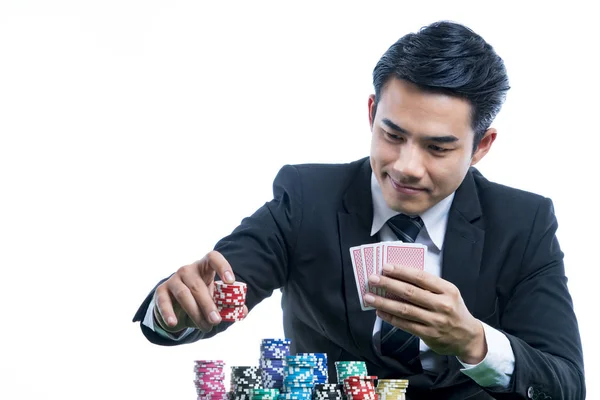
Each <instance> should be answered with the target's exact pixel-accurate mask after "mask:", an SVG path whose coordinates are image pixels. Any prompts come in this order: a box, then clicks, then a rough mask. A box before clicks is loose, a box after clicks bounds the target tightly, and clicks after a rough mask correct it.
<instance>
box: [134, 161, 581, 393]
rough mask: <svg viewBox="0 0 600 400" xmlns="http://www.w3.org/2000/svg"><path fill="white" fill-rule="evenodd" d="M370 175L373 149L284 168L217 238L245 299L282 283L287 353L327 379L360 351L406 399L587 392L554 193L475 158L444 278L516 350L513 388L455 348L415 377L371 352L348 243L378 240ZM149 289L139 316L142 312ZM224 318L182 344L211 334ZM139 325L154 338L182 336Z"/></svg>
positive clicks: (369, 323)
mask: <svg viewBox="0 0 600 400" xmlns="http://www.w3.org/2000/svg"><path fill="white" fill-rule="evenodd" d="M370 176H371V167H370V164H369V159H368V158H365V159H362V160H358V161H355V162H352V163H348V164H331V165H323V164H306V165H296V166H290V165H288V166H285V167H283V168H282V169H281V170H280V172H279V174H278V175H277V177H276V179H275V181H274V184H273V192H274V199H273V200H271V201H269V202H268V203H266V204H265V205H264V206H263V207H261V208H260V209H258V210H257V211H256V212H255V213H254V214H253V215H252V216H250V217H248V218H245V219H244V220H243V221H242V223H241V224H240V225H239V226H238V227H237V228H236V229H235V230H234V231H233V233H232V234H231V235H229V236H227V237H225V238H223V239H222V240H221V241H219V242H218V243H217V245H216V246H215V249H216V250H218V251H219V252H221V253H222V254H223V255H224V256H225V258H226V259H227V260H228V261H229V263H230V264H231V266H232V268H233V270H234V272H235V274H236V278H237V279H238V280H239V281H243V282H246V283H247V284H248V295H247V305H248V308H249V309H252V308H253V307H254V306H255V305H256V304H258V303H259V302H260V301H261V300H262V299H264V298H266V297H269V296H270V295H271V294H272V292H273V290H276V289H281V290H282V309H283V323H284V331H285V335H286V337H288V338H290V339H291V340H292V348H291V350H292V352H325V353H327V354H328V360H329V363H330V365H329V368H330V380H331V379H332V378H333V379H335V378H334V377H335V369H334V364H333V363H334V362H335V361H341V360H364V361H365V362H366V363H367V366H368V369H369V373H370V375H377V376H379V377H380V378H408V379H410V385H409V392H408V398H410V399H420V398H423V399H457V400H459V399H460V400H463V399H473V400H476V399H490V398H498V399H507V398H552V399H555V400H556V399H577V400H579V399H584V398H585V381H584V373H583V356H582V349H581V342H580V337H579V332H578V325H577V320H576V317H575V314H574V312H573V307H572V301H571V297H570V295H569V292H568V289H567V279H566V277H565V273H564V266H563V253H562V252H561V250H560V248H559V245H558V242H557V239H556V236H555V232H556V229H557V221H556V218H555V216H554V212H553V207H552V203H551V201H550V200H549V199H546V198H544V197H541V196H538V195H535V194H531V193H527V192H524V191H520V190H516V189H512V188H509V187H505V186H502V185H498V184H495V183H491V182H489V181H488V180H486V179H485V178H484V177H483V176H482V175H481V174H480V173H479V172H478V171H477V170H476V169H474V168H471V170H470V171H469V172H468V173H467V175H466V177H465V179H464V181H463V182H462V184H461V186H460V187H459V188H458V190H457V191H456V195H455V198H454V201H453V203H452V206H451V208H450V214H449V218H448V226H447V232H446V236H445V239H444V245H443V259H442V278H444V279H446V280H448V281H450V282H452V283H454V284H455V285H456V286H457V287H458V289H459V290H460V292H461V294H462V297H463V299H464V302H465V304H466V306H467V308H468V309H469V310H470V312H471V313H472V314H473V315H474V316H475V317H476V318H478V319H480V320H481V321H483V322H485V323H487V324H489V325H490V326H493V327H495V328H496V329H498V330H500V331H502V332H504V333H505V334H506V336H507V337H508V339H509V341H510V343H511V345H512V348H513V352H514V355H515V369H514V374H513V377H512V380H511V384H510V387H509V388H508V390H494V389H489V388H481V387H479V386H478V385H477V384H476V383H475V382H474V381H473V380H471V379H470V378H469V377H467V376H466V375H464V374H463V373H461V372H460V368H461V367H462V366H461V365H460V363H459V362H458V361H457V360H456V358H455V357H445V369H444V370H443V372H442V373H441V374H439V375H429V374H427V373H420V374H417V375H411V373H410V372H409V370H408V369H405V368H403V367H402V366H400V367H399V366H391V365H389V364H387V363H386V362H385V361H383V360H382V359H381V358H380V357H378V356H377V355H376V353H375V352H374V349H373V346H372V341H371V334H372V329H373V323H374V321H375V317H376V316H375V312H374V311H362V310H361V308H360V304H359V301H358V295H357V292H356V286H355V283H354V276H353V272H352V264H351V261H350V253H349V248H350V247H352V246H356V245H361V244H366V243H373V242H376V241H378V240H377V238H376V237H371V236H370V229H371V224H372V219H373V205H372V198H371V189H370ZM152 294H153V292H151V293H150V294H149V295H148V297H147V298H146V300H145V301H144V303H143V304H142V306H141V307H140V309H139V310H138V312H137V313H136V316H135V318H134V321H140V320H142V319H143V316H144V314H145V312H146V309H147V306H148V303H149V302H150V299H151V297H152ZM227 326H228V325H227V324H221V325H220V326H219V327H218V328H216V329H214V330H213V331H212V332H210V333H209V334H206V335H202V334H200V333H198V334H192V335H190V336H189V337H187V338H186V339H185V340H183V341H182V342H183V343H190V342H194V341H196V340H198V339H200V338H208V337H211V336H213V335H215V334H217V333H218V332H220V331H222V330H224V329H226V328H227ZM142 330H143V332H144V334H145V335H146V337H147V338H148V339H149V340H150V341H151V342H153V343H157V344H161V345H174V344H179V343H182V342H173V341H170V340H168V339H164V338H162V337H160V336H158V335H156V334H155V333H154V332H152V331H150V330H149V329H147V328H146V327H145V326H142ZM544 396H546V397H544Z"/></svg>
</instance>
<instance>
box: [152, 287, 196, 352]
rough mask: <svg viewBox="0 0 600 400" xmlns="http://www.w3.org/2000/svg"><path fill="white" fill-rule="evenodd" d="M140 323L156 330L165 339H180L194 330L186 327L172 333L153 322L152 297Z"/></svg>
mask: <svg viewBox="0 0 600 400" xmlns="http://www.w3.org/2000/svg"><path fill="white" fill-rule="evenodd" d="M142 324H144V325H146V326H147V327H148V328H150V329H151V330H153V331H154V332H156V333H157V334H158V335H160V336H162V337H164V338H167V339H171V340H174V341H176V342H178V341H180V340H182V339H183V338H185V337H186V336H188V335H189V334H190V333H192V332H194V328H186V330H185V331H183V332H181V333H177V334H173V333H170V332H167V331H165V330H164V329H162V328H161V327H160V326H159V325H158V324H155V323H154V298H153V299H152V300H151V301H150V304H149V305H148V309H147V310H146V315H145V316H144V320H143V321H142Z"/></svg>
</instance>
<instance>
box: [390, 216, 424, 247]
mask: <svg viewBox="0 0 600 400" xmlns="http://www.w3.org/2000/svg"><path fill="white" fill-rule="evenodd" d="M387 225H388V226H389V227H390V229H391V230H392V231H393V232H394V234H395V235H396V236H397V237H398V239H399V240H402V241H403V242H406V243H414V242H415V239H416V238H417V235H418V234H419V232H420V231H421V228H423V225H424V223H423V220H422V219H421V217H419V216H417V217H409V216H408V215H405V214H398V215H396V216H395V217H392V218H390V219H389V220H388V221H387Z"/></svg>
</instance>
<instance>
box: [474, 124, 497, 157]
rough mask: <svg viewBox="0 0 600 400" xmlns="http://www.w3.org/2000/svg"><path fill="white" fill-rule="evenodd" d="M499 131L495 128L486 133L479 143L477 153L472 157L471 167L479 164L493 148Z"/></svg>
mask: <svg viewBox="0 0 600 400" xmlns="http://www.w3.org/2000/svg"><path fill="white" fill-rule="evenodd" d="M497 134H498V131H497V130H496V129H495V128H490V129H488V130H487V131H485V134H484V135H483V138H482V139H481V141H480V142H479V145H478V146H477V149H475V153H473V156H472V157H471V165H475V164H477V163H478V162H479V161H480V160H481V159H482V158H483V157H484V156H485V155H486V154H487V153H488V151H490V149H491V148H492V144H493V143H494V140H496V135H497Z"/></svg>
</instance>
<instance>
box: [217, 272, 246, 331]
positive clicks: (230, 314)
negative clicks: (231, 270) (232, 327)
mask: <svg viewBox="0 0 600 400" xmlns="http://www.w3.org/2000/svg"><path fill="white" fill-rule="evenodd" d="M247 292H248V286H246V284H245V283H242V282H234V283H224V282H223V281H215V292H214V294H213V300H214V302H215V304H216V306H217V309H218V310H219V314H220V315H221V319H222V321H224V322H237V321H241V320H242V319H244V305H245V304H246V293H247Z"/></svg>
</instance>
